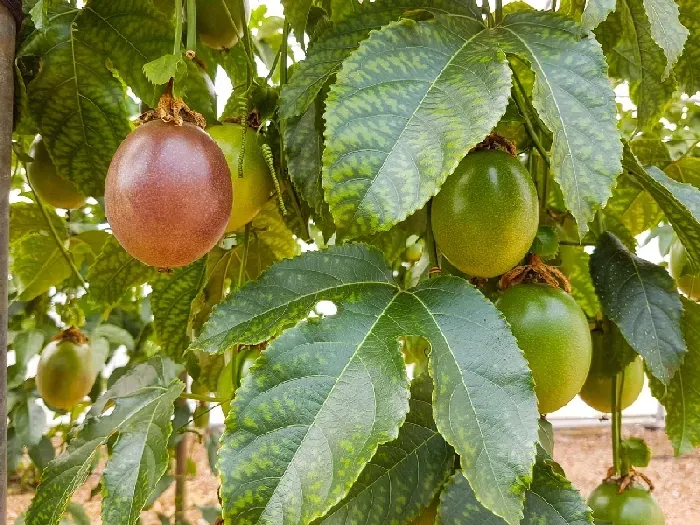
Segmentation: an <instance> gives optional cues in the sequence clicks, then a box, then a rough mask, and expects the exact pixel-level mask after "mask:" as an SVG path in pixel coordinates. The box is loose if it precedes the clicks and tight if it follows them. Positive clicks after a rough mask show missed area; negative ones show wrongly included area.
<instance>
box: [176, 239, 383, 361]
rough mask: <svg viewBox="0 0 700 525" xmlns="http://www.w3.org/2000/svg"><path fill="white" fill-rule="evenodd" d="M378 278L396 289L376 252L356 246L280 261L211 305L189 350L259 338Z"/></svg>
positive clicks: (252, 341)
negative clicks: (213, 305)
mask: <svg viewBox="0 0 700 525" xmlns="http://www.w3.org/2000/svg"><path fill="white" fill-rule="evenodd" d="M377 283H382V284H383V286H385V287H386V288H388V289H393V290H395V289H396V285H395V284H394V283H393V277H392V273H391V269H390V268H389V267H388V266H387V264H386V262H384V260H383V259H382V256H381V254H380V253H379V252H378V251H376V250H372V249H368V248H367V247H365V246H361V245H344V246H334V247H332V248H329V249H328V250H324V251H319V252H308V253H306V254H304V256H303V257H296V258H294V259H289V260H285V261H282V262H280V263H278V264H276V265H275V266H274V267H273V268H272V269H270V270H268V271H267V272H265V273H264V274H263V275H262V276H261V277H260V279H258V280H257V281H255V282H254V283H249V284H246V285H245V286H244V287H242V288H241V289H240V290H239V291H238V292H237V293H235V294H231V295H230V296H229V297H227V298H226V299H225V300H224V301H223V302H221V303H220V304H219V305H218V306H217V307H216V308H214V311H213V312H212V315H211V317H210V318H209V320H208V321H207V322H206V324H205V325H204V327H203V329H202V333H201V334H200V335H199V337H198V338H197V339H196V340H195V342H194V343H193V344H192V345H191V346H190V349H196V350H203V351H205V352H208V353H221V352H223V351H224V350H226V349H227V348H228V347H230V346H231V345H234V344H238V343H241V344H251V345H252V344H258V343H261V342H263V341H266V340H268V339H270V338H271V337H274V336H275V335H277V334H279V333H280V332H282V330H284V329H285V328H287V327H289V326H292V325H294V324H295V323H296V322H297V321H298V320H299V319H302V318H304V317H306V315H308V313H309V312H310V311H311V310H312V309H313V307H314V305H315V304H316V303H317V302H318V301H320V300H322V299H325V300H340V299H342V298H344V297H351V296H352V295H353V294H355V293H358V292H359V291H361V290H363V288H364V287H368V286H369V287H376V286H377Z"/></svg>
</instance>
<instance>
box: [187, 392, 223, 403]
mask: <svg viewBox="0 0 700 525" xmlns="http://www.w3.org/2000/svg"><path fill="white" fill-rule="evenodd" d="M179 397H180V399H192V400H194V401H204V402H207V403H225V402H226V401H229V400H228V399H225V398H223V397H210V396H207V395H203V394H193V393H191V392H183V393H182V394H180V396H179Z"/></svg>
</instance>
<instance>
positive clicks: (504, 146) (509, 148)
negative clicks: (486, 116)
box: [469, 131, 518, 157]
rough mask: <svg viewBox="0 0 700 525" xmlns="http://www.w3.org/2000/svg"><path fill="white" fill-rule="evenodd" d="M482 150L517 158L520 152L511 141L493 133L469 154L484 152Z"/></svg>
mask: <svg viewBox="0 0 700 525" xmlns="http://www.w3.org/2000/svg"><path fill="white" fill-rule="evenodd" d="M482 150H496V151H503V152H505V153H508V155H510V156H511V157H517V156H518V151H517V149H516V147H515V144H513V143H512V142H511V141H510V140H508V139H507V138H505V137H503V136H501V135H499V134H498V133H495V132H493V131H492V132H491V133H490V134H489V136H488V137H486V138H485V139H484V140H482V141H481V142H479V143H478V144H477V145H476V146H474V147H473V148H472V149H471V150H470V151H469V152H470V153H471V152H472V151H482Z"/></svg>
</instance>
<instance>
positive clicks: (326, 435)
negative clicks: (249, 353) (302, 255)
mask: <svg viewBox="0 0 700 525" xmlns="http://www.w3.org/2000/svg"><path fill="white" fill-rule="evenodd" d="M285 262H286V261H285ZM281 264H284V263H281ZM279 266H280V265H277V267H279ZM256 288H258V293H260V292H261V291H262V290H261V287H260V286H259V285H258V287H256ZM250 289H251V290H252V289H253V288H252V287H251V288H250ZM243 290H245V289H241V292H243ZM241 292H239V294H237V295H240V294H241ZM395 297H396V290H395V289H394V288H393V287H389V286H386V285H385V284H384V283H375V284H374V285H372V286H367V287H366V288H365V289H363V290H362V291H356V292H355V294H354V297H352V298H349V299H348V300H346V301H344V302H342V303H341V304H340V305H339V313H338V314H337V315H336V316H334V317H332V318H328V319H325V320H323V321H322V322H321V323H316V322H305V323H302V324H301V325H299V326H297V327H295V328H293V329H291V330H288V331H286V332H284V333H283V334H282V335H281V336H280V337H279V338H277V339H275V340H274V341H273V342H272V343H271V344H270V345H269V346H268V347H267V349H266V350H265V352H264V353H262V354H261V356H260V357H259V358H258V360H257V361H256V364H255V365H254V366H253V368H251V370H250V374H249V375H248V376H246V377H245V379H244V380H243V384H242V386H241V388H240V389H239V390H238V391H237V393H236V397H235V399H234V401H233V402H232V404H231V411H230V412H229V415H228V418H227V422H226V432H225V433H224V435H223V436H222V439H221V449H220V451H219V462H218V470H219V473H220V474H221V477H222V485H221V489H220V492H221V497H222V501H223V509H224V517H225V518H226V519H227V521H228V520H230V521H231V522H232V523H237V524H239V525H245V524H254V523H271V524H272V523H275V524H280V525H285V524H297V523H309V522H310V521H311V520H313V519H314V518H317V517H319V516H321V515H322V514H323V513H324V512H326V511H327V510H328V509H329V508H330V507H332V506H333V505H335V504H336V503H337V502H338V501H339V500H340V499H341V498H342V497H343V496H344V495H345V494H346V493H347V491H348V490H349V489H350V487H351V485H352V483H353V482H354V481H355V479H356V478H357V476H358V475H359V474H360V472H361V470H362V468H363V467H364V465H365V464H366V463H367V462H368V461H369V460H370V459H371V457H372V456H373V455H374V453H375V451H376V449H377V446H378V445H380V444H381V443H384V442H387V441H390V440H392V439H396V437H397V435H398V428H399V426H400V425H401V423H402V421H403V419H404V417H405V414H406V412H407V410H408V379H407V378H406V371H405V365H404V362H403V357H402V355H401V352H400V351H399V345H398V334H396V333H395V331H396V328H397V327H396V325H395V322H394V319H396V318H398V317H399V316H400V315H401V312H400V311H398V310H397V309H396V307H395V306H394V299H395Z"/></svg>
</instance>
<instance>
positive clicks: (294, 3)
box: [281, 0, 313, 46]
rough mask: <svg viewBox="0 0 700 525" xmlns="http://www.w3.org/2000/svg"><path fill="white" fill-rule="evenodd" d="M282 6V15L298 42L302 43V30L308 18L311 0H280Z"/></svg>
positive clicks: (303, 30) (304, 29)
mask: <svg viewBox="0 0 700 525" xmlns="http://www.w3.org/2000/svg"><path fill="white" fill-rule="evenodd" d="M281 1H282V5H283V6H284V16H285V18H286V19H287V20H288V21H289V25H290V27H291V28H292V31H294V35H295V36H296V37H297V40H298V41H299V43H300V44H301V45H302V46H303V45H304V32H305V31H306V22H307V20H308V18H309V9H311V4H313V0H281Z"/></svg>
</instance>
